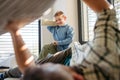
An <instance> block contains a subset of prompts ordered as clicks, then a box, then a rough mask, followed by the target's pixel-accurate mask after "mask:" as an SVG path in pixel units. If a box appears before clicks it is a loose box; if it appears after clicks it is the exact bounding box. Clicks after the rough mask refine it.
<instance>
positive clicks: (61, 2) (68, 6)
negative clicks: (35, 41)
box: [41, 0, 78, 46]
mask: <svg viewBox="0 0 120 80" xmlns="http://www.w3.org/2000/svg"><path fill="white" fill-rule="evenodd" d="M58 10H62V11H63V12H64V13H65V14H66V15H67V23H68V24H69V25H71V26H72V27H73V29H74V31H75V35H74V41H78V16H77V15H78V14H77V0H57V1H56V3H55V4H54V5H53V7H52V8H50V9H49V10H48V11H50V13H49V14H47V15H45V16H43V18H45V19H46V18H47V19H54V18H53V14H54V13H55V12H56V11H58ZM41 33H42V41H41V42H42V46H43V45H44V44H48V43H51V42H53V38H52V35H51V33H50V32H48V30H47V29H46V26H42V32H41Z"/></svg>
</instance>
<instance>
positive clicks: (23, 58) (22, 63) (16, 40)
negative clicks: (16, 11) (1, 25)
mask: <svg viewBox="0 0 120 80" xmlns="http://www.w3.org/2000/svg"><path fill="white" fill-rule="evenodd" d="M21 25H22V24H20V23H19V22H15V21H10V22H9V23H8V24H7V25H6V30H8V31H9V32H10V33H11V36H12V41H13V46H14V51H15V56H16V61H17V64H18V66H19V68H20V70H21V72H22V73H24V71H25V69H26V68H27V67H30V66H34V65H35V62H34V58H33V56H32V55H31V54H30V51H29V49H28V48H27V47H26V45H25V43H24V41H23V39H22V37H21V35H20V32H19V26H21Z"/></svg>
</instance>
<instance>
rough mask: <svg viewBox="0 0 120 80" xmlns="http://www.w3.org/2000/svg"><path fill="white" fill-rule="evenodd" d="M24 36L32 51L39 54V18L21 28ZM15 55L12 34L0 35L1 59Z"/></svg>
mask: <svg viewBox="0 0 120 80" xmlns="http://www.w3.org/2000/svg"><path fill="white" fill-rule="evenodd" d="M20 31H21V34H22V37H23V39H24V41H25V43H26V45H27V46H28V48H29V49H30V51H31V53H33V54H35V55H38V52H39V41H38V40H39V34H38V33H39V23H38V20H36V21H34V22H32V23H30V24H28V25H26V26H25V27H24V28H22V29H21V30H20ZM11 55H14V50H13V45H12V40H11V36H10V34H9V33H6V34H3V35H1V36H0V61H3V60H5V59H6V58H8V57H9V56H11Z"/></svg>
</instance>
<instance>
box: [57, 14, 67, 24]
mask: <svg viewBox="0 0 120 80" xmlns="http://www.w3.org/2000/svg"><path fill="white" fill-rule="evenodd" d="M55 22H56V24H57V25H58V26H63V25H65V22H66V16H64V15H60V16H55Z"/></svg>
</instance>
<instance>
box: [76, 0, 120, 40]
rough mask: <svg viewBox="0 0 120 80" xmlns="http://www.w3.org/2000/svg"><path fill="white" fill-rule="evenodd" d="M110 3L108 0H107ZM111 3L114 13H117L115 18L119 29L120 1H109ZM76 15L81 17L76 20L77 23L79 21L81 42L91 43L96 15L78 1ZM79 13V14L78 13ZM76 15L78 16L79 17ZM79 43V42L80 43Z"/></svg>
mask: <svg viewBox="0 0 120 80" xmlns="http://www.w3.org/2000/svg"><path fill="white" fill-rule="evenodd" d="M108 1H110V0H108ZM111 3H113V4H114V6H115V9H116V12H117V18H118V23H119V28H120V0H111ZM78 12H79V13H78V14H79V15H81V16H80V17H79V18H81V20H80V19H78V20H79V22H80V21H81V24H82V25H80V24H79V26H81V29H79V30H80V31H81V32H82V33H80V34H82V35H81V36H82V41H91V40H93V37H94V33H93V28H94V24H95V21H96V18H97V17H96V14H95V13H94V12H93V11H92V10H91V9H90V8H88V7H87V6H86V5H85V4H84V3H83V2H82V1H80V0H78ZM80 12H81V13H80ZM79 15H78V16H79ZM80 42H81V41H80Z"/></svg>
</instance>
